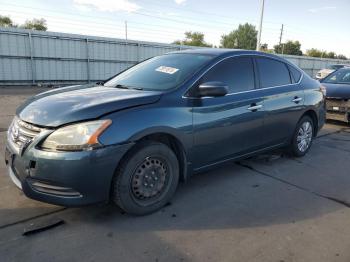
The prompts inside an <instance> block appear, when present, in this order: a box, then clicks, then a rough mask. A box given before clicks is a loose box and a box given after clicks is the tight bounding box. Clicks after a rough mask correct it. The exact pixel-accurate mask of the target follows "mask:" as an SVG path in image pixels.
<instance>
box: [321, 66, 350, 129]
mask: <svg viewBox="0 0 350 262" xmlns="http://www.w3.org/2000/svg"><path fill="white" fill-rule="evenodd" d="M321 83H322V85H323V86H324V87H325V88H326V93H327V99H326V104H327V119H332V120H340V121H343V122H346V123H349V122H350V68H342V69H339V70H337V71H335V72H333V73H332V74H330V75H329V76H328V77H326V78H325V79H323V80H321Z"/></svg>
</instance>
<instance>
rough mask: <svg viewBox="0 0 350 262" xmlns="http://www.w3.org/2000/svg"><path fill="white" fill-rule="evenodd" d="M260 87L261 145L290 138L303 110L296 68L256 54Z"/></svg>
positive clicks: (302, 99)
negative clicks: (262, 141) (262, 107)
mask: <svg viewBox="0 0 350 262" xmlns="http://www.w3.org/2000/svg"><path fill="white" fill-rule="evenodd" d="M256 65H257V69H258V72H259V79H260V89H261V90H263V96H264V106H265V111H266V114H265V116H264V129H263V134H264V135H263V139H264V143H265V146H273V145H277V144H281V143H285V142H286V141H288V139H290V138H291V136H292V134H293V132H294V129H295V127H296V124H297V122H298V120H299V117H300V116H301V114H302V111H303V105H304V90H303V89H302V87H301V86H300V84H299V82H300V81H299V80H300V78H301V73H300V71H299V70H297V69H295V68H293V67H291V66H290V65H288V64H286V63H284V62H282V61H280V60H276V59H272V58H267V57H257V58H256Z"/></svg>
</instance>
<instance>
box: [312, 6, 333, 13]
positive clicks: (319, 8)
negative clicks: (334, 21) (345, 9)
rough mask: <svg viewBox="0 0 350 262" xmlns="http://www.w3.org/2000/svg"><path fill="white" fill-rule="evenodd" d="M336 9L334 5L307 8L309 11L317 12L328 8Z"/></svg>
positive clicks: (328, 9)
mask: <svg viewBox="0 0 350 262" xmlns="http://www.w3.org/2000/svg"><path fill="white" fill-rule="evenodd" d="M335 9H337V7H336V6H322V7H317V8H311V9H309V12H311V13H314V14H316V13H318V12H321V11H330V10H335Z"/></svg>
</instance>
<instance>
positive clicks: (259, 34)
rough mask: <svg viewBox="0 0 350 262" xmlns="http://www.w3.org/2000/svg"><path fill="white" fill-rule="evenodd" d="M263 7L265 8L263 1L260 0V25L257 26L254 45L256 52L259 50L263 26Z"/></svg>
mask: <svg viewBox="0 0 350 262" xmlns="http://www.w3.org/2000/svg"><path fill="white" fill-rule="evenodd" d="M264 7H265V0H261V14H260V24H259V32H258V42H257V44H256V51H259V50H260V45H261V43H260V42H261V31H262V24H263V18H264Z"/></svg>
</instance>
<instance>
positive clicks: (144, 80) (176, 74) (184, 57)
mask: <svg viewBox="0 0 350 262" xmlns="http://www.w3.org/2000/svg"><path fill="white" fill-rule="evenodd" d="M212 59H213V57H212V56H210V55H200V54H168V55H162V56H157V57H154V58H151V59H149V60H146V61H144V62H141V63H140V64H138V65H136V66H133V67H131V68H130V69H128V70H126V71H124V72H122V73H120V74H119V75H117V76H116V77H114V78H112V79H111V80H109V81H108V82H106V83H105V84H104V86H107V87H126V88H136V89H142V90H160V91H165V90H169V89H172V88H175V87H177V86H178V85H180V84H181V83H183V82H184V81H185V80H187V78H189V77H191V76H192V75H193V74H194V73H195V72H197V71H198V70H200V69H201V68H202V67H204V66H205V65H206V64H207V63H208V62H209V61H210V60H212Z"/></svg>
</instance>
